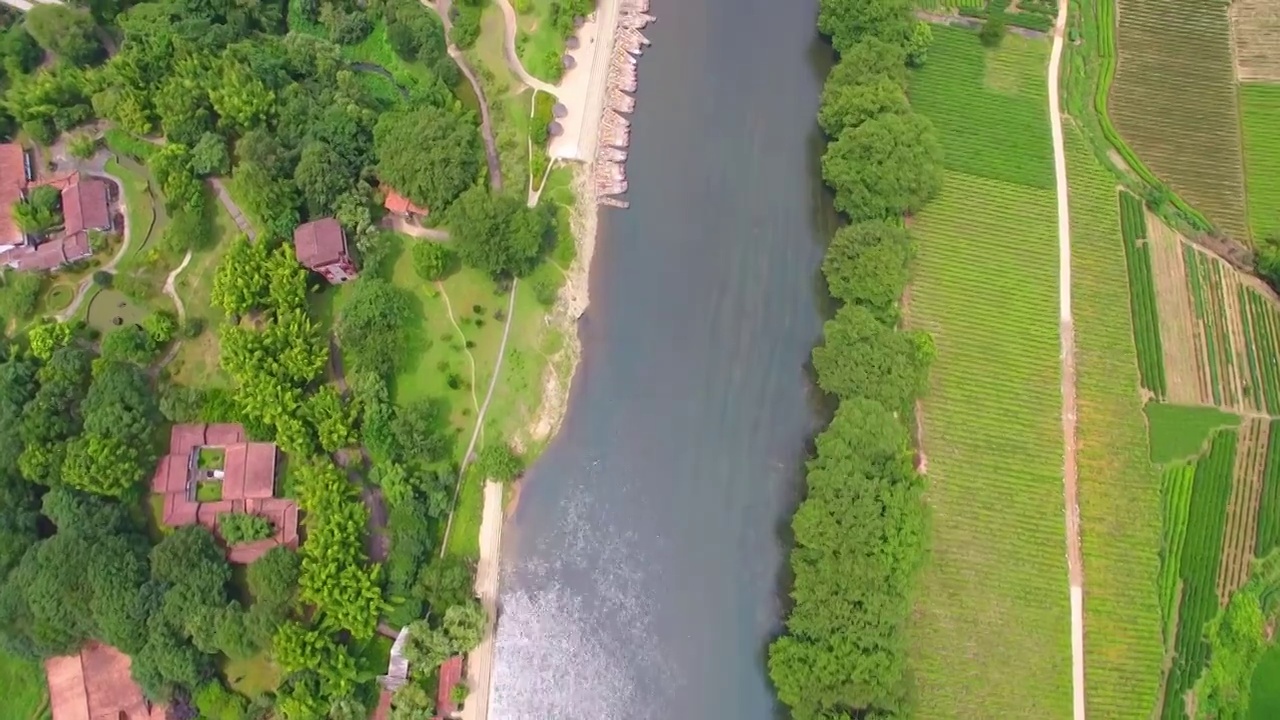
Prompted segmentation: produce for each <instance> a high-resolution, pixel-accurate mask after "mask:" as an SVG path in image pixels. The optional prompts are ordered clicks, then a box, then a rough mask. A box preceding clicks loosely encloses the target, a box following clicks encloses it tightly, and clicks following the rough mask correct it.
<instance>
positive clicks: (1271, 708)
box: [1249, 645, 1280, 720]
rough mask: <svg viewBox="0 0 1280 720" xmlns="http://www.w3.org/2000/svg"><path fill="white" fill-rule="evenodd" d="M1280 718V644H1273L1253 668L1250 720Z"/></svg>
mask: <svg viewBox="0 0 1280 720" xmlns="http://www.w3.org/2000/svg"><path fill="white" fill-rule="evenodd" d="M1275 718H1280V645H1272V646H1271V647H1270V648H1269V649H1268V650H1267V653H1266V654H1265V655H1263V656H1262V660H1261V661H1260V662H1259V663H1258V666H1257V667H1256V668H1254V670H1253V683H1252V684H1251V686H1250V690H1249V720H1275Z"/></svg>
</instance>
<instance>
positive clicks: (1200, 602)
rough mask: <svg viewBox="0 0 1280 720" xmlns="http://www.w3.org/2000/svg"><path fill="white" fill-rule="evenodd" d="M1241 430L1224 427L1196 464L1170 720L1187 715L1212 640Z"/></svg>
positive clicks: (1168, 698)
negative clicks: (1208, 631) (1207, 633)
mask: <svg viewBox="0 0 1280 720" xmlns="http://www.w3.org/2000/svg"><path fill="white" fill-rule="evenodd" d="M1238 437H1239V432H1238V431H1237V430H1220V431H1218V433H1217V434H1216V435H1214V438H1213V440H1212V442H1211V443H1210V446H1209V453H1208V454H1207V455H1205V456H1204V457H1202V458H1201V459H1200V460H1199V461H1197V462H1196V467H1195V477H1194V479H1193V480H1192V487H1191V502H1190V509H1189V512H1188V515H1187V529H1186V533H1185V536H1184V539H1183V541H1182V552H1181V553H1180V555H1181V557H1180V558H1179V560H1178V578H1179V579H1180V580H1181V581H1182V602H1181V604H1180V605H1179V606H1178V629H1177V636H1176V638H1175V639H1174V658H1173V666H1172V667H1171V668H1170V669H1169V676H1168V677H1167V678H1166V682H1165V697H1164V713H1163V717H1164V718H1166V719H1167V720H1182V718H1184V717H1186V706H1185V697H1186V694H1187V691H1188V690H1190V689H1191V687H1192V686H1193V685H1195V682H1196V680H1197V678H1199V677H1200V673H1201V671H1202V670H1203V668H1204V663H1205V656H1206V652H1207V650H1208V644H1207V643H1206V642H1205V641H1204V627H1205V623H1207V622H1208V621H1209V620H1211V619H1212V618H1213V617H1214V616H1215V615H1216V614H1217V612H1218V593H1217V582H1218V566H1219V565H1220V564H1221V562H1222V532H1223V526H1224V525H1225V523H1226V518H1227V503H1228V501H1229V499H1230V497H1231V482H1232V470H1233V469H1234V465H1235V456H1236V440H1237V439H1238Z"/></svg>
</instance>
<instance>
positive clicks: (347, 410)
mask: <svg viewBox="0 0 1280 720" xmlns="http://www.w3.org/2000/svg"><path fill="white" fill-rule="evenodd" d="M357 414H358V413H357V408H356V407H355V406H354V405H348V404H346V402H344V401H343V399H342V396H341V395H339V394H338V391H337V389H336V388H334V387H333V386H332V385H324V386H322V387H321V388H320V389H319V390H317V391H316V392H315V394H313V395H311V397H309V398H307V417H308V419H309V420H310V421H311V424H312V425H315V427H316V434H317V435H318V436H319V438H320V447H322V448H324V451H325V452H331V453H332V452H337V451H339V450H341V449H343V448H346V447H351V446H352V445H354V444H355V442H356V431H355V425H356V416H357Z"/></svg>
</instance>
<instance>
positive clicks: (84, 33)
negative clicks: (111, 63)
mask: <svg viewBox="0 0 1280 720" xmlns="http://www.w3.org/2000/svg"><path fill="white" fill-rule="evenodd" d="M26 27H27V32H29V33H31V37H33V38H35V41H36V42H37V43H39V44H40V47H42V48H44V49H45V50H48V51H49V52H51V53H53V54H55V55H57V56H59V57H62V58H65V59H66V60H68V61H69V62H71V63H74V64H76V65H88V64H90V63H93V62H95V61H97V60H98V59H99V58H101V57H102V42H101V41H100V40H99V39H98V34H97V27H96V26H95V24H94V22H93V17H92V16H90V15H89V13H88V12H87V11H85V10H80V9H78V8H71V7H67V6H65V5H36V6H35V7H33V8H31V10H29V11H28V12H27V15H26Z"/></svg>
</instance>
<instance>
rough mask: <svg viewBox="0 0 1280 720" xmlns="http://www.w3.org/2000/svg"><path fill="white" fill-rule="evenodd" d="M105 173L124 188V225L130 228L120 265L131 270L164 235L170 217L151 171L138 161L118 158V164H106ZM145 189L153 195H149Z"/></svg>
mask: <svg viewBox="0 0 1280 720" xmlns="http://www.w3.org/2000/svg"><path fill="white" fill-rule="evenodd" d="M106 170H107V172H109V173H111V174H112V175H115V176H116V177H118V178H120V182H121V183H122V184H123V186H124V187H123V189H122V192H123V194H124V203H125V205H126V206H127V213H126V222H127V223H128V224H129V232H130V237H131V240H130V245H129V252H128V253H127V254H126V255H125V257H124V259H123V261H122V263H123V265H124V266H125V267H130V266H132V265H134V264H136V263H137V261H138V260H139V259H140V258H142V257H143V253H144V251H145V250H146V249H148V248H149V247H150V246H151V245H152V243H153V242H155V241H156V239H157V238H159V237H160V236H161V235H162V234H163V233H164V228H165V226H166V225H168V224H169V216H168V215H167V214H166V213H165V211H164V203H163V202H162V201H161V195H160V191H159V183H156V182H155V181H154V179H153V178H152V177H151V173H150V171H148V170H147V168H146V167H144V166H143V165H140V164H138V162H137V161H135V160H133V159H132V158H128V157H121V158H120V160H119V161H116V160H108V161H107V164H106ZM148 187H150V188H152V189H153V192H151V193H148Z"/></svg>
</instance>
